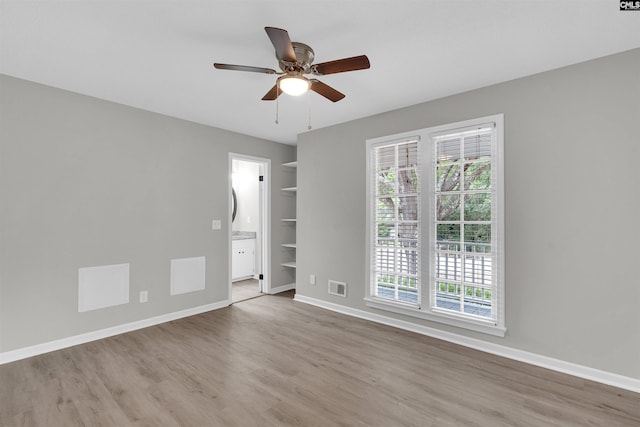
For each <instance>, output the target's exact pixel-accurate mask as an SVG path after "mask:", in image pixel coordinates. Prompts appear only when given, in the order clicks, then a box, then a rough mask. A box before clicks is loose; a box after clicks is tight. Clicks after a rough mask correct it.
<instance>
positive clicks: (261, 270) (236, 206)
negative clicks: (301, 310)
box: [229, 154, 270, 303]
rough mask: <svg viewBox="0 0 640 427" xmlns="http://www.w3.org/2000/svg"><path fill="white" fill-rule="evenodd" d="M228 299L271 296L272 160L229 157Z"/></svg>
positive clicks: (239, 299) (241, 156)
mask: <svg viewBox="0 0 640 427" xmlns="http://www.w3.org/2000/svg"><path fill="white" fill-rule="evenodd" d="M229 169H230V181H229V184H230V188H229V192H230V198H229V199H230V207H231V209H230V210H231V212H230V215H229V220H230V224H229V225H230V226H229V230H230V231H231V232H230V235H229V240H230V242H229V246H230V257H229V258H230V270H229V271H230V274H229V276H230V282H229V298H230V300H231V302H232V303H234V302H238V301H244V300H247V299H250V298H255V297H258V296H261V295H263V294H264V293H268V292H269V289H270V284H269V274H268V265H269V263H268V260H267V258H268V250H267V248H268V247H269V245H268V241H269V232H268V231H269V228H268V226H267V225H268V218H267V217H268V200H269V198H268V186H267V185H266V183H267V182H268V178H269V176H268V175H269V159H261V158H256V157H251V156H245V155H240V154H230V157H229Z"/></svg>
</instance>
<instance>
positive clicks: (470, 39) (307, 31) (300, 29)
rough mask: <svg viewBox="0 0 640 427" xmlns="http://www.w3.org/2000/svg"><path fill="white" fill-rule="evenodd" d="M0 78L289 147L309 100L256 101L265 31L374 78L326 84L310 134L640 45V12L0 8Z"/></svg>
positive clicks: (501, 4) (333, 5)
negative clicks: (362, 61) (359, 59)
mask: <svg viewBox="0 0 640 427" xmlns="http://www.w3.org/2000/svg"><path fill="white" fill-rule="evenodd" d="M0 5H1V9H0V37H1V38H0V43H1V55H0V73H3V74H7V75H10V76H15V77H20V78H23V79H27V80H31V81H35V82H39V83H44V84H47V85H50V86H54V87H58V88H62V89H67V90H70V91H74V92H78V93H82V94H86V95H90V96H95V97H98V98H103V99H106V100H110V101H114V102H118V103H121V104H125V105H130V106H133V107H138V108H142V109H145V110H149V111H154V112H157V113H162V114H166V115H169V116H173V117H179V118H182V119H186V120H191V121H194V122H197V123H203V124H207V125H211V126H215V127H219V128H223V129H229V130H232V131H237V132H241V133H244V134H248V135H253V136H257V137H260V138H265V139H269V140H273V141H278V142H284V143H290V144H292V143H295V141H296V135H297V134H299V133H302V132H305V131H306V130H307V104H308V102H309V98H308V97H307V96H303V97H301V98H293V97H289V96H286V95H283V96H282V97H281V98H280V101H279V113H280V124H275V122H274V119H275V113H276V105H275V102H266V101H261V100H260V98H262V96H263V95H264V94H265V93H266V92H267V91H268V90H269V89H270V88H271V87H272V86H273V84H274V82H275V76H273V75H267V74H256V73H245V72H231V71H222V70H215V69H214V68H213V67H212V64H213V62H223V63H230V64H241V65H254V66H259V67H268V68H276V69H277V61H276V59H275V56H274V50H273V46H272V45H271V43H270V41H269V39H268V37H267V35H266V33H265V31H264V27H265V26H274V27H279V28H284V29H286V30H288V32H289V35H290V37H291V39H292V40H293V41H299V42H303V43H306V44H308V45H310V46H311V47H312V48H313V49H314V51H315V53H316V61H315V62H316V63H318V62H325V61H329V60H333V59H339V58H344V57H350V56H355V55H360V54H366V55H368V56H369V59H370V61H371V69H369V70H364V71H355V72H350V73H343V74H334V75H329V76H324V77H321V78H320V79H321V80H322V81H323V82H325V83H327V84H329V85H331V86H333V87H334V88H336V89H338V90H339V91H341V92H343V93H345V94H346V98H345V99H343V100H342V101H339V102H337V103H335V104H334V103H331V102H330V101H328V100H326V99H324V98H322V97H320V96H319V95H317V94H315V93H312V94H311V114H312V116H311V118H312V125H313V127H314V128H320V127H325V126H330V125H333V124H337V123H341V122H345V121H349V120H352V119H355V118H359V117H364V116H369V115H372V114H376V113H381V112H384V111H389V110H393V109H396V108H400V107H404V106H408V105H413V104H417V103H420V102H424V101H428V100H431V99H436V98H440V97H443V96H447V95H451V94H455V93H459V92H463V91H467V90H470V89H474V88H479V87H483V86H487V85H490V84H494V83H498V82H501V81H506V80H511V79H514V78H517V77H521V76H526V75H530V74H534V73H537V72H541V71H545V70H549V69H553V68H558V67H562V66H565V65H569V64H573V63H577V62H581V61H585V60H589V59H592V58H597V57H601V56H605V55H608V54H612V53H616V52H621V51H625V50H629V49H633V48H637V47H640V12H623V11H620V10H619V7H618V6H619V5H618V1H616V0H597V1H590V0H581V1H573V0H554V1H544V0H526V1H525V0H520V1H518V0H512V1H506V0H475V1H470V0H466V1H465V0H458V1H444V0H439V1H436V0H430V1H429V0H422V1H402V0H393V1H392V0H387V1H375V0H359V1H354V0H351V1H348V0H342V1H330V0H315V1H314V0H295V1H265V0H235V1H222V0H209V1H186V0H183V1H178V0H173V1H167V0H165V1H160V0H158V1H148V0H130V1H115V0H84V1H71V0H67V1H61V0H42V1H27V0H1V1H0Z"/></svg>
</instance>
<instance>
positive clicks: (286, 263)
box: [280, 261, 296, 268]
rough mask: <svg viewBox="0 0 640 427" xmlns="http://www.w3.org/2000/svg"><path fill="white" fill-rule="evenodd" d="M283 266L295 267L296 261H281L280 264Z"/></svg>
mask: <svg viewBox="0 0 640 427" xmlns="http://www.w3.org/2000/svg"><path fill="white" fill-rule="evenodd" d="M280 265H282V266H284V267H289V268H296V262H295V261H291V262H283V263H282V264H280Z"/></svg>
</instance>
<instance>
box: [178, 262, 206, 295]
mask: <svg viewBox="0 0 640 427" xmlns="http://www.w3.org/2000/svg"><path fill="white" fill-rule="evenodd" d="M204 272H205V257H203V256H201V257H195V258H180V259H172V260H171V295H178V294H185V293H187V292H194V291H201V290H203V289H204V284H205V281H204Z"/></svg>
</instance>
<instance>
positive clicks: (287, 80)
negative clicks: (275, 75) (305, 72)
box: [278, 76, 311, 96]
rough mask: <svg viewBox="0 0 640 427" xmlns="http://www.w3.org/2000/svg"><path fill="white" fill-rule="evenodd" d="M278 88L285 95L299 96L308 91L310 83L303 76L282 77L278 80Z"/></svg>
mask: <svg viewBox="0 0 640 427" xmlns="http://www.w3.org/2000/svg"><path fill="white" fill-rule="evenodd" d="M278 87H279V88H280V90H281V91H282V92H284V93H286V94H287V95H291V96H300V95H302V94H303V93H306V92H307V91H308V90H309V88H310V87H311V83H310V82H309V79H307V78H306V77H303V76H282V77H280V78H279V79H278Z"/></svg>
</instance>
